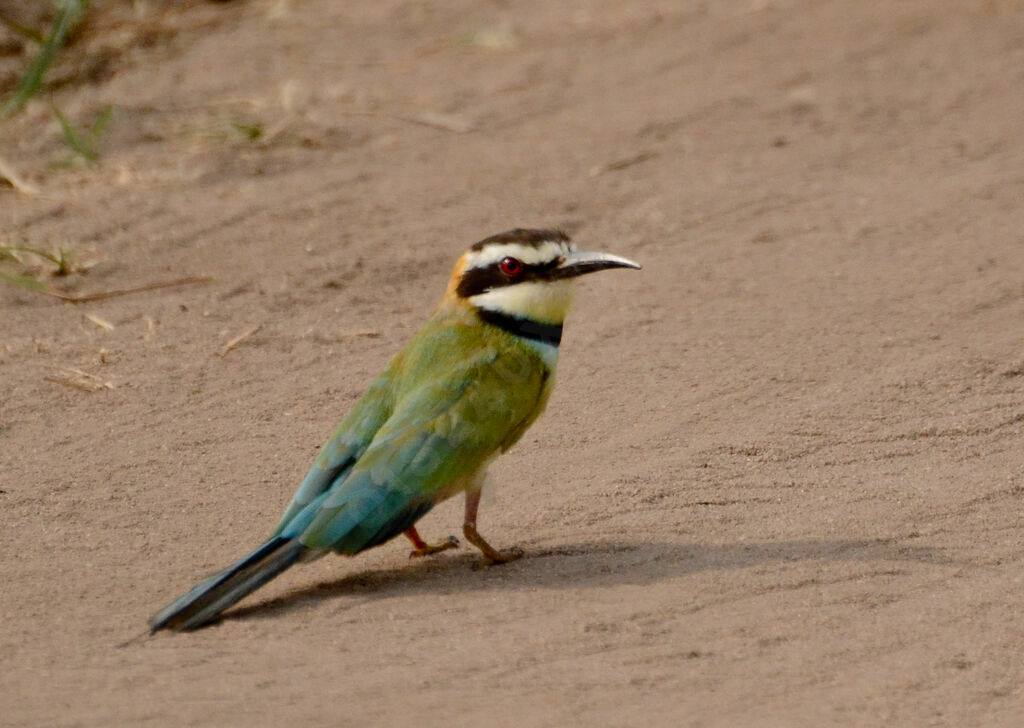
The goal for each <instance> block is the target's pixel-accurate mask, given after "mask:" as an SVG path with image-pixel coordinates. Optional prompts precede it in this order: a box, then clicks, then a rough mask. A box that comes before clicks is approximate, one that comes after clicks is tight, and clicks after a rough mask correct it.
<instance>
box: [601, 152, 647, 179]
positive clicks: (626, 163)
mask: <svg viewBox="0 0 1024 728" xmlns="http://www.w3.org/2000/svg"><path fill="white" fill-rule="evenodd" d="M657 156H658V153H657V152H640V153H639V154H634V155H633V156H632V157H626V158H625V159H617V160H615V161H614V162H609V163H608V164H605V165H599V166H597V167H594V168H593V169H591V170H590V176H591V177H597V176H599V175H602V174H604V173H605V172H616V171H618V170H620V169H626V168H627V167H632V166H633V165H634V164H640V163H641V162H646V161H647V160H648V159H654V158H655V157H657Z"/></svg>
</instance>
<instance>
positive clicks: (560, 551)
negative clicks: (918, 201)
mask: <svg viewBox="0 0 1024 728" xmlns="http://www.w3.org/2000/svg"><path fill="white" fill-rule="evenodd" d="M810 560H820V561H822V562H824V563H826V564H827V563H828V562H841V561H864V562H875V563H877V562H894V561H895V562H899V561H903V562H907V561H913V562H918V563H929V564H949V563H952V562H951V561H950V560H949V559H948V558H947V557H946V556H945V555H944V554H943V550H942V549H940V548H935V547H930V546H926V545H908V544H907V543H906V540H905V539H904V540H895V539H838V540H819V539H809V540H797V541H772V542H743V543H738V544H719V545H709V544H678V543H657V542H655V543H650V542H622V541H618V542H610V541H596V542H589V543H575V544H565V545H561V546H555V547H549V548H536V549H533V550H529V551H527V552H526V555H525V556H524V557H523V558H522V559H520V560H518V561H515V562H512V563H510V564H505V565H501V566H490V567H483V568H480V566H479V565H480V557H479V556H478V555H475V554H473V555H470V554H468V553H461V554H456V555H450V554H445V555H442V556H435V557H433V558H429V559H424V560H421V561H416V562H411V563H409V564H408V565H403V566H400V567H395V568H388V569H374V570H370V571H361V572H359V573H356V574H350V575H348V576H345V577H342V578H341V579H336V580H333V581H326V582H320V583H318V584H314V585H312V586H308V587H303V588H301V589H297V590H294V591H291V592H289V593H287V594H285V595H283V596H280V597H276V598H274V599H269V600H266V601H263V602H260V603H257V604H253V605H251V606H245V607H240V608H237V609H234V610H232V611H230V612H228V613H227V614H225V615H224V617H223V619H224V620H233V619H241V620H246V619H266V618H271V617H277V616H280V615H281V614H285V613H288V612H291V611H294V610H296V609H301V608H302V607H304V606H307V605H310V604H316V603H319V602H322V601H325V600H330V599H337V598H340V597H358V600H357V602H356V604H362V603H365V602H366V601H376V600H380V599H391V598H395V597H405V596H410V595H416V594H451V593H455V592H463V591H482V590H488V589H491V590H493V589H565V588H595V587H609V586H616V585H621V584H632V585H643V584H652V583H656V582H660V581H665V580H670V579H676V578H680V577H684V576H686V575H688V574H695V573H699V572H703V571H712V570H717V571H724V570H733V569H746V568H751V567H757V566H761V565H766V564H771V563H787V562H799V561H810ZM893 570H894V571H898V569H895V568H894V569H893Z"/></svg>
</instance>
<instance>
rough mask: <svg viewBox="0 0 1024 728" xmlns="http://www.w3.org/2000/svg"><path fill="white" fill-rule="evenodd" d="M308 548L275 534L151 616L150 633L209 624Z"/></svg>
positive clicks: (286, 566)
mask: <svg viewBox="0 0 1024 728" xmlns="http://www.w3.org/2000/svg"><path fill="white" fill-rule="evenodd" d="M305 550H306V547H305V546H303V545H302V544H301V543H300V542H299V541H298V539H294V538H285V537H283V536H274V537H273V538H271V539H270V540H269V541H267V542H266V543H264V544H263V545H262V546H260V547H259V548H258V549H256V550H255V551H253V552H252V553H251V554H249V555H248V556H246V557H245V558H243V559H241V560H240V561H238V562H236V563H234V564H232V565H231V566H229V567H228V568H226V569H224V570H223V571H219V572H217V573H216V574H214V575H213V576H211V577H210V578H209V579H207V580H206V581H203V582H200V583H199V584H196V585H195V586H194V587H192V588H191V589H190V590H189V591H187V592H186V593H185V594H182V595H181V596H180V597H178V598H177V599H175V600H174V601H173V602H171V603H170V604H168V605H167V606H166V607H164V608H163V609H161V610H160V611H159V612H157V613H156V614H154V615H153V616H152V617H151V618H150V620H149V627H150V634H152V633H153V632H157V631H159V630H161V629H171V630H174V631H177V632H185V631H188V630H192V629H197V628H199V627H202V626H203V625H205V624H208V623H209V622H211V621H213V620H214V619H216V618H217V616H218V615H219V614H220V613H221V612H223V611H224V610H225V609H228V608H229V607H231V606H232V605H233V604H235V603H236V602H238V601H239V600H240V599H242V598H243V597H244V596H246V595H247V594H251V593H252V592H254V591H256V590H257V589H259V588H260V587H261V586H263V585H264V584H266V583H267V582H268V581H270V580H271V579H273V578H274V577H275V576H277V575H278V574H280V573H281V572H283V571H285V570H286V569H288V568H289V567H290V566H292V565H294V564H295V562H296V561H298V560H299V558H300V557H301V556H302V554H303V552H304V551H305Z"/></svg>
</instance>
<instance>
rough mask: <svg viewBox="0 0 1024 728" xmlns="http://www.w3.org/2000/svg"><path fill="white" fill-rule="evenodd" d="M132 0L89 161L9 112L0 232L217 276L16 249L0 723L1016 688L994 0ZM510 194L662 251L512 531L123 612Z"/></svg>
mask: <svg viewBox="0 0 1024 728" xmlns="http://www.w3.org/2000/svg"><path fill="white" fill-rule="evenodd" d="M135 6H136V7H139V8H140V9H141V8H144V7H148V8H149V15H147V16H145V17H144V18H142V19H141V20H139V19H138V18H135V17H133V16H132V12H131V6H129V5H128V4H127V3H120V4H117V5H116V6H113V5H109V6H104V5H103V4H102V3H96V4H95V15H94V20H93V21H92V23H91V25H90V26H89V27H87V28H85V29H83V30H82V33H81V36H80V37H79V39H78V41H77V42H76V43H75V45H73V46H72V47H71V48H69V49H68V50H67V52H66V54H65V56H64V57H63V58H62V60H61V64H59V66H58V68H57V69H55V71H54V73H55V74H56V76H55V78H59V77H60V76H61V74H64V75H65V76H66V77H67V82H66V83H64V84H63V85H61V86H60V87H59V88H58V89H57V90H56V91H55V92H54V96H53V99H54V101H55V102H56V103H57V104H58V105H59V106H60V108H61V109H62V110H63V111H64V113H65V114H66V115H68V117H69V118H72V119H74V120H75V121H76V123H79V124H85V123H86V122H88V121H89V120H91V119H92V118H94V117H95V116H96V115H97V114H98V113H99V112H100V111H101V110H102V109H103V107H104V106H105V105H106V104H114V105H115V106H116V112H115V116H114V119H113V122H112V125H111V127H110V129H109V130H108V132H107V134H106V135H105V136H104V138H103V140H102V142H101V144H100V150H101V153H102V155H103V156H102V160H101V163H100V164H99V165H98V166H92V167H86V168H75V169H71V170H58V169H53V168H51V167H50V166H49V165H50V163H51V162H53V161H55V160H60V159H62V158H63V157H64V156H65V155H66V151H67V150H66V149H65V148H64V147H63V145H62V144H61V141H60V131H59V128H58V127H57V124H56V122H55V120H54V116H53V113H52V110H51V108H50V106H49V103H48V102H47V101H45V100H39V101H36V102H34V103H33V104H32V105H31V106H30V107H29V108H28V109H27V110H26V111H25V112H24V113H23V114H22V115H20V116H18V117H15V118H14V119H12V120H10V121H8V122H6V123H4V124H3V125H2V126H0V157H2V158H3V159H4V160H6V161H7V163H8V164H9V165H11V167H12V168H14V169H16V170H18V171H19V172H20V173H21V175H22V176H23V177H24V178H25V180H26V181H28V182H30V183H31V184H33V185H35V186H36V187H38V188H39V189H40V192H41V194H40V195H39V196H36V197H25V196H23V195H21V194H19V193H18V192H16V191H14V190H13V189H11V188H9V187H3V188H0V235H3V236H4V237H5V240H6V242H7V243H8V244H11V243H15V244H29V245H34V246H37V247H44V248H50V247H53V246H59V245H65V246H73V247H74V248H75V250H76V252H77V254H78V260H79V261H80V262H81V263H86V264H89V263H94V264H95V265H93V266H92V267H90V268H89V270H88V271H87V272H84V273H78V274H75V275H73V276H71V277H70V278H69V279H67V280H66V281H59V280H58V281H55V283H56V284H57V285H60V286H64V287H68V289H69V290H73V291H74V292H76V293H78V294H89V293H93V292H96V291H110V290H116V289H124V288H131V287H135V286H145V285H148V284H152V283H156V282H161V281H169V280H175V279H181V278H186V277H202V276H209V277H210V280H208V281H206V282H198V283H193V284H191V285H185V286H179V287H171V288H164V289H156V290H150V291H145V292H140V293H135V294H132V295H125V296H121V297H117V298H111V299H107V300H98V301H93V302H88V303H81V304H78V305H74V304H70V303H66V302H61V301H59V300H56V299H52V298H48V297H45V296H43V295H40V294H38V293H34V292H31V291H28V290H25V289H21V288H16V287H13V286H11V285H7V284H2V285H0V491H2V492H0V514H2V515H0V519H2V520H0V525H2V528H0V569H2V584H3V586H2V590H0V615H2V618H3V628H2V629H0V654H2V655H3V660H2V665H3V666H2V667H0V724H2V725H10V726H118V725H147V726H177V725H194V726H246V727H252V726H269V725H275V726H281V725H288V726H306V727H308V726H375V725H407V726H420V727H422V728H430V727H431V726H449V727H450V726H468V725H487V726H567V725H588V726H645V727H646V726H676V725H683V726H816V727H818V726H830V725H860V726H879V725H889V726H976V725H978V726H980V725H984V726H1008V727H1010V726H1020V725H1024V692H1022V679H1024V620H1022V618H1021V604H1022V600H1024V568H1022V565H1024V560H1022V554H1024V529H1022V522H1021V514H1022V509H1021V501H1022V498H1024V472H1022V466H1024V447H1022V437H1024V232H1022V231H1024V91H1022V89H1024V5H1022V3H1021V2H1015V1H1012V0H1005V1H1000V0H990V1H987V2H981V1H978V2H969V1H964V2H960V1H956V2H954V1H953V0H950V1H948V2H941V1H938V0H936V1H935V2H923V1H918V2H881V1H874V2H856V3H854V2H847V1H846V0H735V1H729V2H726V1H722V2H693V3H670V2H661V3H658V2H639V3H622V2H617V1H612V0H606V1H602V2H573V3H558V4H555V3H547V2H540V1H539V0H528V1H525V2H517V3H503V2H468V1H467V0H460V1H458V2H450V3H422V2H410V1H400V0H381V1H379V2H374V3H338V2H329V1H328V0H318V1H316V0H309V1H308V2H306V1H303V0H291V1H290V2H289V1H288V0H278V1H276V2H270V1H264V2H259V1H257V0H253V1H252V2H235V3H226V4H218V3H201V2H187V3H178V4H176V5H174V9H173V10H172V11H170V12H167V13H162V12H161V7H162V6H161V4H160V3H157V2H154V3H136V4H135ZM680 6H682V7H680ZM75 63H78V64H82V65H81V66H80V67H81V68H85V69H86V71H87V72H82V73H81V74H77V75H76V73H75V72H74V69H75V66H74V65H73V64H75ZM90 63H91V64H92V65H89V64H90ZM69 69H70V70H69ZM257 134H258V137H259V138H257V139H255V140H252V139H250V138H249V136H253V135H257ZM515 226H561V227H564V228H566V229H568V230H569V231H571V232H572V233H573V234H574V236H575V239H576V240H577V241H578V242H579V243H580V245H581V246H584V247H593V248H600V249H606V250H610V251H613V252H616V253H620V254H622V255H627V256H629V257H632V258H635V259H637V260H639V261H641V262H642V263H644V264H645V266H646V267H645V270H644V271H643V272H641V273H633V272H628V273H627V272H621V273H620V272H615V273H606V274H601V275H599V276H594V277H593V278H591V279H588V280H586V281H585V283H584V284H583V285H582V287H581V291H580V295H579V296H578V300H577V306H576V308H575V309H574V311H573V313H572V316H571V318H570V320H569V322H568V325H567V327H566V336H565V339H564V342H563V347H562V358H561V363H560V371H559V377H560V381H559V386H558V388H557V389H556V391H555V394H554V396H553V397H552V400H551V403H550V406H549V408H548V412H547V414H546V415H545V416H544V417H543V418H542V419H541V420H540V421H539V422H538V423H537V425H536V426H535V427H534V428H533V429H532V430H531V431H530V432H529V433H528V435H527V436H526V437H525V438H524V440H523V441H522V442H521V443H520V445H519V446H517V447H516V448H515V449H514V450H513V451H512V452H511V453H509V454H508V455H506V456H505V457H504V458H502V459H501V460H500V461H499V462H498V463H497V464H496V465H495V466H494V468H493V470H492V478H493V480H494V482H495V484H496V489H495V495H494V498H493V499H492V500H491V501H489V502H486V503H485V505H484V507H483V510H482V514H481V529H482V531H483V532H484V533H485V534H486V535H487V536H488V538H490V539H491V540H493V542H494V543H496V544H498V545H502V546H506V545H511V544H518V545H520V546H522V547H523V548H524V549H525V550H526V552H527V556H526V557H525V558H523V559H522V560H520V561H517V562H515V563H513V564H510V565H508V566H503V567H500V568H493V569H486V570H474V569H473V568H471V567H472V565H473V564H474V563H475V561H476V556H475V554H474V553H472V549H470V548H468V547H465V546H464V547H463V548H462V549H460V550H459V551H454V552H448V553H445V554H442V555H439V556H437V557H435V558H433V559H429V560H423V561H416V562H411V561H409V559H408V558H407V555H408V545H407V544H406V543H405V542H404V540H401V541H400V542H397V541H396V542H393V543H391V544H388V545H386V546H384V547H381V548H379V549H376V550H373V551H371V552H369V553H367V554H364V555H362V556H360V557H358V558H355V559H341V558H327V559H323V560H321V561H318V562H316V563H314V564H312V565H309V566H307V567H304V568H296V569H293V570H292V571H290V572H289V573H287V574H286V575H285V576H283V577H282V578H280V579H279V580H278V581H276V582H274V583H273V584H271V585H269V586H268V587H266V588H265V589H263V590H262V591H260V592H258V593H257V594H256V595H254V596H253V597H250V598H249V599H247V600H246V601H245V602H243V603H242V604H241V605H240V606H239V608H237V609H236V610H235V611H233V612H231V613H230V614H229V616H228V618H227V619H225V620H224V621H223V622H222V623H221V624H219V625H217V626H214V627H212V628H209V629H206V630H203V631H200V632H197V633H193V634H188V635H165V634H160V635H158V636H156V637H153V638H144V639H140V640H138V641H136V642H134V643H132V644H130V645H129V646H127V647H123V648H118V647H117V645H118V644H119V643H121V642H122V641H124V640H126V639H128V638H130V637H132V636H133V635H136V634H137V633H138V632H139V631H140V630H142V629H143V628H144V626H145V620H146V618H147V616H148V615H149V614H150V613H151V612H152V611H153V610H154V609H156V608H157V607H159V606H161V605H162V604H164V603H165V602H166V601H167V600H168V599H169V598H171V597H173V596H175V595H176V594H178V593H180V592H181V591H182V590H184V589H185V588H187V587H188V586H190V585H191V584H192V583H193V582H194V581H195V580H196V579H197V578H199V577H201V576H203V575H204V574H206V573H208V572H210V571H212V570H214V569H216V568H218V567H220V566H222V565H224V564H225V563H226V562H227V561H229V560H231V559H233V558H235V557H237V556H239V555H240V554H241V553H243V552H245V551H246V550H248V549H249V548H251V547H253V546H254V545H256V544H257V543H258V542H259V541H261V540H262V538H263V537H264V536H265V535H266V534H267V533H268V531H269V530H270V529H271V528H272V527H273V526H274V524H275V522H276V520H277V517H278V515H279V513H280V511H281V510H282V508H283V506H284V504H285V503H286V502H287V499H288V498H289V497H290V495H291V493H292V491H293V489H294V488H295V487H296V485H297V483H298V482H299V480H300V479H301V477H302V476H303V474H304V473H305V470H306V468H307V466H308V465H309V463H310V461H311V459H312V457H313V455H314V453H315V452H316V450H317V448H318V447H319V445H320V444H321V443H322V442H323V440H324V438H325V437H326V436H327V434H328V433H329V431H330V430H331V428H332V426H333V425H334V423H335V422H336V421H337V420H338V419H340V417H341V416H342V415H343V414H344V413H345V411H346V410H347V408H348V407H349V406H350V405H351V404H352V402H353V401H354V400H355V398H356V397H357V396H358V395H359V394H360V393H361V392H362V390H363V388H364V387H365V386H366V385H367V383H368V382H369V381H371V379H372V378H373V376H374V375H375V374H376V373H377V372H378V371H379V370H380V369H381V367H382V366H383V365H384V363H385V362H386V361H387V359H388V358H389V357H390V355H391V354H392V353H393V352H394V351H395V350H397V349H398V347H400V346H401V345H402V343H403V342H404V341H405V340H406V339H407V338H408V337H409V336H410V334H411V332H413V331H414V330H415V328H416V327H417V326H419V325H420V323H421V322H422V321H423V320H424V319H425V317H426V316H428V315H429V312H430V310H431V307H432V306H433V304H434V303H435V301H436V300H437V299H438V298H439V297H440V295H441V293H442V291H443V288H444V285H445V282H446V280H447V275H448V271H449V269H450V267H451V265H452V263H453V262H454V260H455V259H456V257H457V256H458V255H459V254H460V252H461V251H462V249H463V248H464V247H465V246H467V245H469V244H470V243H472V242H473V241H475V240H477V239H479V238H481V237H483V236H485V235H488V234H491V233H494V232H498V231H500V230H503V229H507V228H510V227H515ZM0 242H4V241H2V240H0ZM14 269H15V267H12V266H11V265H10V264H7V265H5V267H4V270H8V271H10V270H14ZM97 321H100V322H106V323H107V324H109V325H110V327H111V328H109V329H108V328H106V327H104V326H103V325H102V323H98V322H97ZM257 327H258V328H257ZM253 329H256V330H255V331H253ZM247 332H251V333H250V335H248V336H247V337H244V338H243V339H242V340H241V341H239V342H237V344H236V346H234V348H233V349H232V350H231V351H229V352H228V353H227V354H226V355H224V356H221V354H222V353H223V352H224V350H225V349H226V348H227V346H228V344H229V343H230V342H232V340H234V339H236V338H238V337H239V336H241V335H242V334H245V333H247ZM70 369H75V370H80V371H81V372H84V373H86V374H87V375H89V376H88V377H84V376H83V375H80V374H75V373H74V372H71V371H69V370H70ZM108 384H109V386H107V385H108ZM460 515H461V499H459V501H453V502H450V503H447V504H445V505H444V506H442V507H439V508H437V509H435V510H434V511H433V512H432V513H430V514H429V515H428V516H427V517H426V518H425V519H424V520H423V521H422V522H421V524H420V527H421V532H422V533H423V534H424V536H425V537H427V538H431V539H434V538H438V537H441V536H444V535H447V534H449V533H457V532H458V529H459V524H460Z"/></svg>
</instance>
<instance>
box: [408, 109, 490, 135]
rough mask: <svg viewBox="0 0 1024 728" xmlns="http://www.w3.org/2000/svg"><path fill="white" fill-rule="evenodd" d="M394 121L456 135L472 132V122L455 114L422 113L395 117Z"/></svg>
mask: <svg viewBox="0 0 1024 728" xmlns="http://www.w3.org/2000/svg"><path fill="white" fill-rule="evenodd" d="M395 118H396V119H401V120H402V121H408V122H411V123H413V124H422V125H423V126H430V127H433V128H434V129H443V130H444V131H450V132H454V133H456V134H467V133H469V132H471V131H473V122H471V121H469V120H468V119H465V118H463V117H461V116H457V115H455V114H442V113H439V112H436V111H423V112H420V113H418V114H414V115H412V116H396V117H395Z"/></svg>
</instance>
